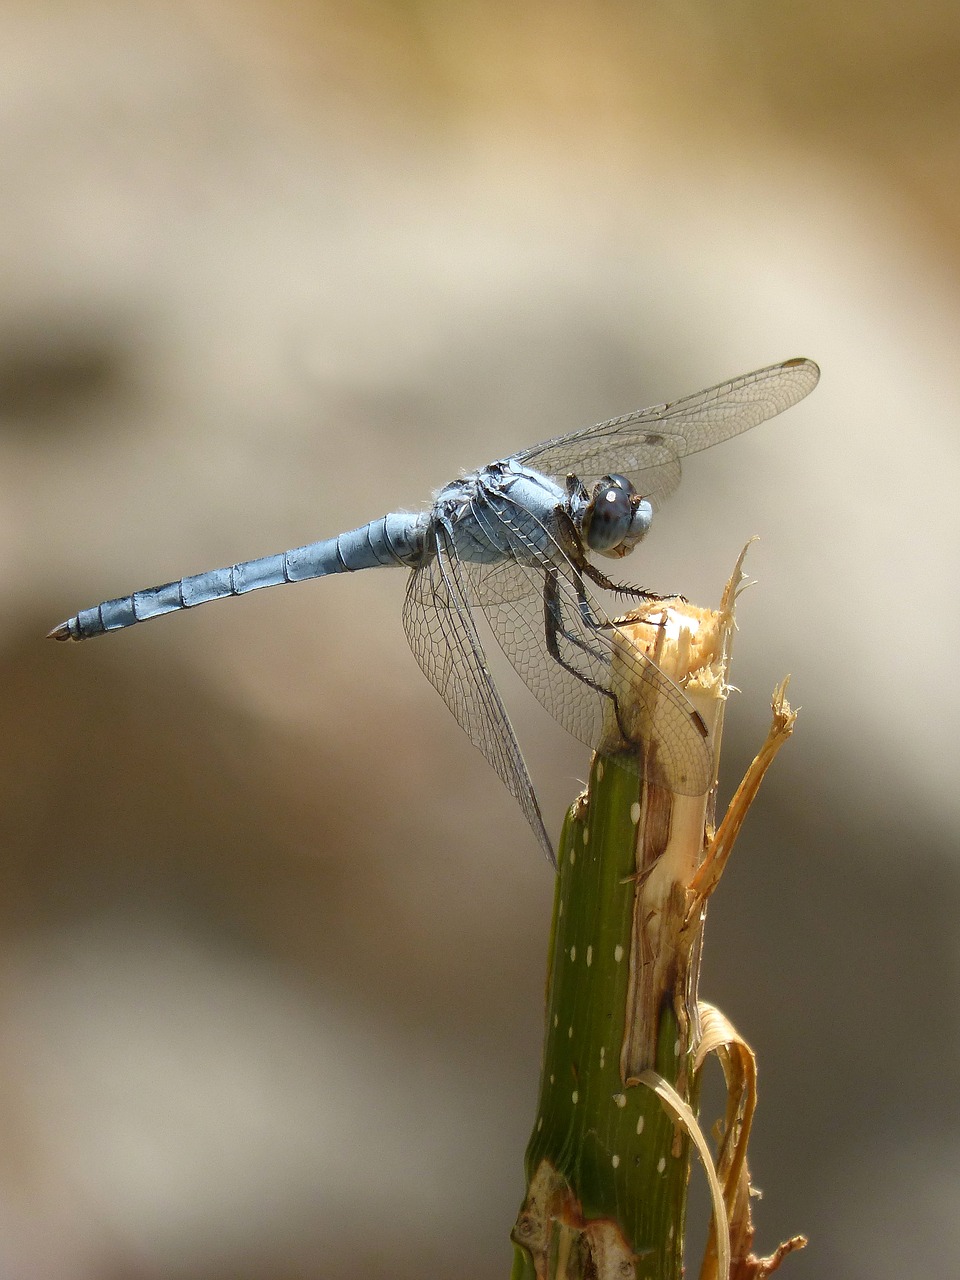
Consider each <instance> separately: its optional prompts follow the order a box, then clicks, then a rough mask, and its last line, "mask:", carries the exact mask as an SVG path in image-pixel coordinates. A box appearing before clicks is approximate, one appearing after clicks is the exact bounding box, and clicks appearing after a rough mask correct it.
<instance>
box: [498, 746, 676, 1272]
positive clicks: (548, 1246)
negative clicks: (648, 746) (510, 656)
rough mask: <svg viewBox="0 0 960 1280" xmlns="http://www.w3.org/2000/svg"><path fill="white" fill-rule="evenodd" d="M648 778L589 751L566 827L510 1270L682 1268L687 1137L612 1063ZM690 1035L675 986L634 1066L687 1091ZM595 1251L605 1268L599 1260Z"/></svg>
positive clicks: (629, 1072)
mask: <svg viewBox="0 0 960 1280" xmlns="http://www.w3.org/2000/svg"><path fill="white" fill-rule="evenodd" d="M645 787H646V784H642V783H640V782H639V779H638V775H637V773H636V771H635V769H631V768H629V767H627V768H620V767H618V766H617V765H616V763H615V762H614V760H612V759H611V758H609V757H603V756H596V757H595V758H594V762H593V767H592V769H591V774H590V783H589V788H588V792H587V797H586V800H585V801H583V800H581V801H579V802H578V803H577V804H575V805H574V806H573V808H572V809H571V810H570V812H569V813H568V815H567V819H566V822H565V824H564V828H563V834H562V837H561V842H560V850H559V874H558V877H557V887H556V896H555V899H554V914H553V926H552V937H551V949H550V961H549V970H548V972H549V984H548V991H547V1025H546V1044H545V1051H544V1062H543V1073H542V1078H541V1083H540V1099H539V1103H538V1107H537V1119H536V1122H535V1125H534V1131H533V1134H532V1136H531V1139H530V1143H529V1146H528V1148H527V1154H526V1174H527V1182H528V1197H527V1202H526V1204H525V1206H524V1209H523V1210H522V1211H521V1214H520V1217H519V1219H518V1222H517V1227H516V1228H515V1231H514V1235H513V1239H514V1241H515V1243H516V1245H517V1248H516V1254H515V1259H514V1267H513V1272H512V1274H513V1277H514V1278H515V1280H519V1278H520V1277H524V1278H525V1280H526V1278H529V1280H534V1277H536V1276H548V1277H550V1278H551V1280H561V1278H563V1280H568V1278H569V1280H573V1277H584V1280H586V1277H587V1276H595V1277H596V1276H599V1277H601V1280H602V1278H603V1277H604V1275H605V1274H608V1275H610V1276H611V1277H612V1276H617V1277H618V1280H619V1278H620V1277H623V1276H630V1275H633V1276H636V1277H637V1280H641V1278H643V1280H679V1277H680V1276H681V1273H682V1258H683V1224H684V1213H685V1206H686V1187H687V1165H688V1154H689V1152H688V1142H687V1140H686V1139H685V1138H684V1137H682V1136H681V1135H680V1133H679V1132H678V1130H677V1129H676V1127H675V1125H674V1124H673V1122H672V1121H671V1120H670V1119H669V1118H668V1116H667V1115H666V1114H665V1112H664V1111H663V1109H662V1108H661V1105H660V1102H659V1100H658V1099H657V1098H656V1096H655V1095H654V1094H653V1093H652V1092H651V1091H650V1090H648V1089H646V1088H644V1087H639V1086H636V1085H631V1084H630V1083H628V1082H629V1081H630V1079H631V1078H632V1076H633V1075H635V1074H636V1070H635V1067H636V1064H631V1063H627V1062H623V1061H621V1058H622V1056H625V1054H626V1050H625V1049H624V1046H625V1044H626V1043H627V1039H628V1037H627V1031H628V1025H627V1024H628V1018H629V1008H630V1001H631V998H632V991H633V988H632V984H631V977H630V972H631V963H632V962H631V956H632V955H633V952H632V947H633V946H634V945H635V943H634V926H635V907H636V903H637V900H638V876H637V863H636V858H637V853H636V850H637V822H638V820H639V815H640V811H641V806H642V803H643V800H644V795H643V792H644V790H645ZM633 963H636V961H635V960H634V961H633ZM686 1039H687V1037H686V1035H682V1034H681V1030H680V1027H679V1025H678V1021H677V1016H676V1013H675V1008H674V993H673V991H672V990H664V991H663V992H662V999H661V1000H660V1003H659V1021H658V1026H657V1035H656V1049H655V1060H654V1061H652V1062H647V1063H644V1064H641V1065H643V1066H652V1067H653V1068H654V1070H656V1071H657V1072H659V1073H660V1074H661V1075H662V1076H664V1077H665V1078H666V1079H667V1080H669V1081H670V1082H671V1083H672V1084H673V1085H674V1086H675V1087H678V1088H679V1089H680V1090H681V1092H684V1093H686V1094H687V1095H689V1086H688V1084H687V1083H685V1082H689V1080H690V1072H689V1071H688V1069H687V1063H686V1061H685V1057H686V1053H687V1048H688V1046H687V1045H686V1043H685V1041H686ZM681 1045H682V1048H681ZM548 1201H549V1205H548V1203H547V1202H548ZM601 1240H602V1243H601V1244H600V1245H599V1246H598V1245H597V1241H601ZM602 1257H609V1258H610V1259H611V1262H610V1266H609V1269H605V1270H603V1271H598V1270H597V1269H596V1268H597V1264H598V1258H602ZM591 1268H592V1269H591ZM618 1268H619V1269H618Z"/></svg>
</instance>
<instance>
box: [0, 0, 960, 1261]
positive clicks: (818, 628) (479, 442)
mask: <svg viewBox="0 0 960 1280" xmlns="http://www.w3.org/2000/svg"><path fill="white" fill-rule="evenodd" d="M958 233H960V11H958V10H957V6H956V5H955V4H952V3H947V0H928V2H926V3H921V4H919V5H913V6H903V5H900V4H897V5H894V4H892V3H887V2H886V0H882V2H881V3H876V2H874V3H869V4H868V3H866V2H865V0H853V2H852V3H848V4H845V5H843V6H839V7H838V6H836V5H834V4H829V3H827V2H826V0H814V2H813V3H805V4H798V3H793V2H791V0H787V2H786V3H781V4H777V5H769V4H762V3H757V2H753V3H749V2H747V0H740V2H739V3H737V2H733V3H727V4H724V5H716V4H714V3H712V2H710V0H683V2H682V3H678V2H677V0H672V2H670V3H667V2H666V0H651V2H649V3H646V4H644V5H636V4H631V3H627V2H626V0H589V2H588V0H559V2H557V0H554V3H545V2H544V0H532V2H531V3H527V4H524V5H513V4H507V3H489V2H488V3H479V2H471V0H461V2H459V3H456V4H443V3H440V2H439V0H432V2H431V0H419V2H414V0H352V2H351V0H347V2H345V3H341V4H334V3H324V0H314V3H312V4H303V3H296V2H295V0H269V3H268V2H267V0H146V2H145V0H138V2H137V3H134V2H133V0H61V2H60V3H55V2H54V0H29V2H28V0H2V3H0V593H2V605H3V607H2V613H0V619H2V622H0V626H2V635H0V709H2V734H0V752H2V753H3V756H4V758H5V759H6V765H5V766H4V767H3V768H2V769H0V823H2V829H3V839H2V848H0V920H2V930H0V1275H2V1276H3V1277H8V1276H9V1277H15V1278H17V1280H20V1278H23V1280H46V1278H47V1277H75V1278H76V1280H135V1278H137V1280H139V1278H141V1277H151V1278H153V1277H157V1278H166V1277H177V1278H183V1280H193V1278H196V1280H201V1278H203V1280H218V1278H220V1277H223V1278H224V1280H226V1278H227V1277H230V1278H235V1280H248V1278H249V1280H294V1278H303V1280H312V1278H314V1277H325V1278H326V1277H329V1278H331V1280H340V1278H341V1277H342V1278H343V1280H347V1278H348V1277H361V1276H362V1277H365V1278H368V1280H379V1278H381V1277H382V1278H383V1280H388V1278H390V1280H394V1278H396V1280H406V1278H407V1277H410V1278H411V1280H413V1278H414V1277H422V1276H427V1275H429V1276H434V1277H447V1276H449V1277H454V1276H456V1277H458V1278H465V1277H470V1278H476V1280H486V1278H487V1277H490V1278H493V1277H502V1276H505V1275H507V1274H508V1270H509V1266H510V1257H511V1254H510V1246H509V1243H508V1232H509V1230H510V1227H511V1226H512V1223H513V1220H514V1217H515V1214H516V1210H517V1207H518V1205H519V1201H520V1197H521V1194H522V1187H523V1184H522V1157H523V1150H524V1147H525V1144H526V1139H527V1136H528V1133H529V1129H530V1126H531V1124H532V1121H533V1118H534V1108H535V1102H536V1092H537V1083H538V1080H537V1077H538V1066H539V1054H540V1035H541V1017H542V999H543V982H544V966H545V951H546V943H547V933H548V924H549V913H550V906H551V899H552V879H551V875H550V872H549V869H548V868H547V866H546V865H545V863H544V862H543V860H542V859H541V858H540V856H539V854H538V852H537V849H536V847H535V844H534V842H533V839H532V837H531V834H530V832H529V830H528V829H527V828H526V826H525V825H524V823H523V820H522V818H521V816H520V813H519V810H518V809H517V808H516V807H515V806H514V805H513V803H512V802H511V800H510V799H509V797H508V795H507V793H506V791H505V790H504V789H503V788H502V787H501V786H500V784H499V782H498V780H497V778H496V777H495V775H494V774H493V772H492V771H491V770H490V769H489V768H487V766H486V765H485V764H484V762H483V760H482V759H481V757H480V756H479V755H478V754H477V753H476V752H475V751H474V750H473V749H472V748H471V746H470V745H469V743H468V742H467V740H466V738H465V737H464V736H463V734H462V733H461V732H460V730H459V729H458V728H457V726H456V724H455V723H454V721H453V719H452V718H451V717H450V716H449V714H448V713H447V711H446V709H445V708H444V706H443V705H442V703H441V701H440V699H439V698H438V697H437V696H436V694H435V693H434V691H433V690H432V689H431V688H430V687H429V685H428V684H427V682H426V681H425V680H424V679H423V677H422V675H421V673H420V671H419V669H418V668H417V666H416V663H415V662H414V659H413V658H412V656H411V654H410V652H409V650H408V649H407V646H406V644H405V641H404V637H403V633H402V629H401V624H400V610H401V604H402V597H403V591H404V575H403V574H402V573H399V572H398V573H387V572H384V573H381V574H364V575H358V576H356V577H352V578H343V579H331V580H328V581H325V582H317V583H312V584H309V585H303V586H299V587H297V588H296V589H293V588H291V589H290V590H288V591H277V592H260V593H257V594H255V595H253V596H249V597H247V598H246V599H245V600H242V601H229V602H226V603H224V604H220V605H218V606H216V607H213V606H211V607H210V608H209V609H202V610H197V611H195V612H192V613H190V614H183V615H180V616H179V617H175V618H168V619H165V620H163V621H160V622H156V623H153V624H151V625H149V626H144V627H138V628H135V629H134V630H132V631H127V632H124V633H122V634H121V635H118V636H113V637H108V638H105V639H102V640H99V641H96V642H94V643H91V644H89V645H84V646H82V647H65V646H59V645H56V646H55V645H51V644H49V643H45V642H43V641H42V637H43V635H44V633H45V632H46V631H47V630H48V629H49V628H50V627H51V626H52V625H53V624H54V623H56V622H59V621H60V620H61V619H62V618H64V617H66V616H67V615H69V614H72V613H74V612H76V610H77V609H78V608H81V607H85V606H88V605H92V604H95V603H97V602H98V601H99V600H101V599H103V598H105V597H109V596H115V595H119V594H122V593H126V592H128V591H131V590H133V589H135V588H138V587H145V586H149V585H152V584H153V583H156V582H162V581H166V580H168V579H170V578H174V577H178V576H180V575H181V574H183V573H190V572H197V571H199V570H202V569H207V568H212V567H215V566H217V565H221V564H229V563H232V562H233V561H234V560H238V559H244V558H247V557H251V556H256V555H261V554H266V553H269V552H274V551H279V550H281V549H283V548H285V547H289V546H296V545H299V544H302V543H305V542H308V541H311V540H313V539H315V538H319V537H322V536H327V535H331V534H333V533H336V532H337V531H338V530H340V529H341V528H344V527H353V526H354V525H356V524H358V523H361V522H362V521H365V520H367V519H370V518H372V517H374V516H379V515H380V514H382V513H383V512H384V511H387V510H391V509H395V508H397V507H407V508H414V509H415V508H416V507H418V506H419V505H420V504H422V503H424V502H426V501H427V500H429V497H430V495H431V492H432V491H433V489H434V488H436V487H439V486H440V485H442V484H443V483H445V482H446V481H447V480H449V479H451V478H453V477H454V476H456V475H457V474H458V472H459V471H460V470H461V469H462V468H468V467H472V466H476V465H479V464H482V463H485V462H487V461H489V460H490V459H492V458H496V457H499V456H501V455H502V454H504V453H506V452H509V451H512V450H515V449H518V448H520V447H522V446H524V445H528V444H532V443H534V442H535V441H537V440H539V439H541V438H543V437H545V436H547V435H551V434H554V433H557V432H559V431H563V430H568V429H573V428H575V427H577V426H580V425H583V424H585V423H589V422H593V421H596V420H598V419H600V418H603V417H607V416H612V415H613V414H618V413H622V412H625V411H627V410H629V409H632V408H635V407H637V406H639V405H644V404H650V403H654V402H657V401H660V400H664V399H670V398H675V397H677V396H680V395H684V394H688V393H691V392H693V391H696V390H699V389H701V388H702V387H705V386H708V385H710V384H711V383H714V382H716V381H719V380H720V379H722V378H724V377H728V376H732V375H735V374H739V373H743V372H746V371H747V370H750V369H753V368H756V367H758V366H760V365H764V364H768V363H770V362H772V361H775V360H781V359H785V358H788V357H791V356H796V355H807V356H811V357H813V358H815V359H817V360H818V361H819V362H820V364H821V366H822V368H823V378H822V381H821V383H820V386H819V388H818V389H817V391H816V392H815V393H814V395H813V396H812V397H811V398H810V399H809V400H807V401H805V402H804V403H803V404H802V405H801V406H800V407H799V408H796V409H793V410H791V411H790V413H789V414H788V415H786V416H785V417H783V418H781V419H778V420H776V421H774V422H772V423H770V424H767V425H766V426H764V427H762V428H760V429H759V430H757V431H755V432H753V433H751V434H750V435H749V436H747V437H744V438H742V439H740V440H737V441H735V442H732V443H730V444H728V445H725V446H723V447H722V448H720V449H717V450H714V451H712V452H711V453H708V454H704V455H701V456H699V457H697V458H694V459H693V460H691V462H690V463H689V465H688V466H687V468H686V472H685V479H684V483H683V486H682V487H681V490H680V493H679V494H678V495H677V497H676V498H675V499H674V500H673V502H672V503H671V504H670V505H669V506H668V507H667V508H666V509H665V510H664V511H663V512H662V513H661V515H660V517H659V519H658V521H657V523H656V524H655V526H654V530H653V532H652V534H651V536H650V538H649V539H648V541H647V542H646V543H645V544H644V546H643V547H642V548H641V549H640V550H639V551H638V552H637V553H636V554H635V556H634V557H633V559H632V561H630V562H628V565H627V568H628V577H631V578H632V579H633V580H635V581H639V582H641V583H642V584H643V585H645V586H647V587H649V588H652V589H655V590H660V591H671V590H673V591H682V592H683V593H684V594H686V595H687V596H688V597H689V598H691V599H692V600H694V601H695V602H697V603H700V604H709V603H712V602H714V601H716V600H717V599H718V598H719V593H720V591H721V589H722V586H723V583H724V582H725V580H726V577H727V575H728V573H729V571H730V569H731V568H732V565H733V563H734V560H735V558H736V555H737V553H738V552H739V550H740V548H741V546H742V544H743V543H744V542H745V541H746V539H747V538H749V537H750V536H751V535H753V534H760V535H761V541H760V542H759V543H758V544H757V545H756V546H755V547H753V548H752V550H751V552H750V555H749V560H748V568H749V570H750V571H751V574H752V575H753V576H754V577H756V578H757V579H758V580H759V585H758V586H756V587H755V588H754V589H753V590H752V591H750V592H749V593H748V594H747V595H745V596H744V597H743V599H742V601H741V607H740V612H739V620H740V627H741V631H740V635H739V637H738V642H737V652H736V655H735V664H734V679H735V681H736V683H737V685H738V686H739V688H740V689H741V690H742V693H739V694H737V695H735V696H734V697H733V699H732V701H731V704H730V706H729V708H728V713H727V731H726V739H725V755H726V761H725V770H726V772H725V775H724V778H723V796H722V797H721V799H722V800H725V798H726V797H727V796H728V795H729V794H730V792H731V790H732V788H733V786H734V785H735V783H736V781H737V780H738V778H739V776H740V773H741V772H742V770H743V768H744V767H745V765H746V764H747V762H748V761H749V759H750V758H751V756H752V754H753V752H754V750H755V749H756V747H757V746H758V745H759V743H760V741H761V739H762V736H763V733H764V731H765V728H766V724H767V721H768V715H769V711H768V702H769V695H770V692H771V690H772V688H773V686H774V684H775V683H776V681H777V680H779V679H780V677H781V676H782V675H784V674H785V673H786V672H788V671H789V672H792V674H793V682H792V686H791V693H790V696H791V699H792V701H793V702H794V703H795V704H796V703H799V704H802V707H803V711H802V714H801V718H800V722H799V725H798V729H797V732H796V735H795V738H794V740H793V741H792V743H791V744H790V745H789V747H788V748H787V749H786V751H785V752H784V753H783V754H782V756H781V757H780V759H779V760H778V761H777V764H776V766H775V769H774V771H773V775H772V776H771V777H770V778H769V779H768V781H767V783H766V784H765V786H764V790H763V792H762V794H761V797H760V801H759V803H758V804H757V806H756V808H755V810H754V812H753V814H752V816H751V820H750V822H749V824H748V828H747V831H746V833H745V835H744V837H743V839H742V841H741V843H740V846H739V848H738V850H737V853H736V856H735V857H734V859H733V863H732V865H731V867H730V870H729V872H728V874H727V876H726V878H725V880H724V883H723V885H722V886H721V890H720V892H719V893H718V895H717V898H716V900H715V903H714V906H713V908H712V910H711V917H710V921H709V926H708V931H707V946H706V954H705V961H704V972H703V978H702V994H703V996H704V997H705V998H707V999H710V1000H712V1001H713V1002H714V1003H716V1004H718V1005H719V1006H720V1007H721V1008H722V1009H723V1010H724V1011H725V1012H726V1014H727V1015H728V1017H730V1019H731V1020H732V1021H733V1022H734V1024H735V1025H736V1026H737V1027H738V1028H739V1030H740V1031H741V1032H742V1033H743V1034H744V1035H745V1036H746V1038H747V1039H748V1040H749V1041H750V1042H751V1043H752V1045H753V1046H754V1048H755V1050H756V1052H757V1054H758V1056H759V1063H760V1107H759V1111H758V1114H757V1120H756V1126H755V1136H754V1142H753V1157H752V1163H753V1169H754V1175H755V1180H756V1182H757V1183H758V1184H759V1185H760V1186H761V1187H762V1188H763V1189H764V1191H765V1198H764V1199H763V1201H762V1202H761V1203H759V1204H758V1205H757V1206H756V1218H757V1224H758V1233H759V1234H758V1240H757V1244H758V1247H759V1248H760V1249H761V1250H762V1251H769V1250H771V1249H772V1248H774V1247H775V1245H776V1244H777V1243H778V1242H779V1240H780V1239H781V1238H784V1237H786V1236H788V1235H791V1234H793V1233H794V1232H797V1231H804V1232H806V1233H807V1234H808V1235H809V1236H810V1240H811V1243H810V1247H809V1249H808V1250H807V1251H806V1252H805V1253H804V1254H802V1255H799V1256H797V1257H793V1258H791V1259H790V1260H789V1262H788V1263H787V1264H786V1265H787V1267H788V1269H789V1274H790V1275H791V1276H796V1277H797V1280H801V1278H802V1277H804V1276H809V1277H813V1276H831V1277H841V1276H842V1277H850V1278H859V1277H863V1278H864V1280H867V1277H869V1278H870V1280H887V1278H888V1277H889V1278H891V1280H892V1278H893V1277H902V1276H904V1275H908V1276H909V1275H949V1274H953V1273H954V1272H955V1270H956V1267H957V1265H958V1258H960V1239H958V1235H960V1227H958V1218H957V1214H956V1204H957V1196H958V1192H960V1114H958V1107H957V1068H958V1058H960V1035H958V1031H960V1020H958V1008H960V1005H958V994H960V993H958V978H960V969H958V944H957V917H958V912H960V878H958V861H957V841H956V836H955V834H954V835H951V834H950V833H951V832H954V833H955V832H956V830H957V825H958V820H960V792H958V787H957V781H956V778H957V748H956V722H957V717H958V714H960V708H958V702H960V699H958V694H957V679H956V671H955V667H956V658H955V654H954V645H955V643H956V639H957V635H958V623H960V618H958V607H957V591H956V581H957V548H958V537H957V533H958V529H957V524H958V521H957V515H956V507H957V503H956V487H957V481H958V478H960V467H958V461H960V446H958V431H957V420H958V416H960V387H958V379H957V376H956V371H957V354H956V353H957V351H958V348H960V249H958V245H960V238H958ZM516 723H517V727H518V731H519V733H520V735H521V739H522V741H523V742H524V744H525V747H527V748H528V749H529V757H530V760H531V764H532V767H533V770H534V773H535V776H536V779H537V781H538V784H539V787H540V792H541V799H542V803H543V807H544V812H545V814H546V816H547V821H548V826H549V828H550V830H551V832H552V833H554V834H556V832H557V831H558V829H559V825H560V821H561V818H562V814H563V812H564V810H565V808H566V806H567V805H568V804H569V803H570V801H571V800H572V799H573V797H574V795H575V794H576V792H577V790H578V787H579V785H580V784H579V779H581V778H583V777H584V775H585V772H586V768H587V757H586V752H585V751H584V750H582V749H581V748H579V747H578V746H577V744H575V743H573V742H572V741H570V740H568V739H566V738H565V736H564V735H563V733H562V731H561V730H560V729H559V728H557V727H556V726H554V725H553V724H552V722H550V721H549V720H547V719H546V718H545V717H544V716H542V715H541V714H540V713H539V710H538V708H536V707H535V706H534V707H532V708H531V707H529V706H528V705H527V704H526V703H525V702H523V701H520V700H518V701H517V703H516ZM697 1177H699V1175H695V1180H696V1178H697ZM785 1274H786V1273H785Z"/></svg>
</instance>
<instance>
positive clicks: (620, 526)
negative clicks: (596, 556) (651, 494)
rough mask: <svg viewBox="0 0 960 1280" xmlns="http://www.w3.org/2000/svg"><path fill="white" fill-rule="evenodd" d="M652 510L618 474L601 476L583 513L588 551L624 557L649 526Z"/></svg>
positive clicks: (624, 477)
mask: <svg viewBox="0 0 960 1280" xmlns="http://www.w3.org/2000/svg"><path fill="white" fill-rule="evenodd" d="M652 515H653V509H652V508H651V506H650V503H649V502H647V501H646V500H645V499H644V498H641V497H639V496H638V494H637V491H636V489H634V487H633V485H632V484H631V483H630V481H629V480H628V479H627V478H626V476H621V475H610V476H604V477H603V479H602V480H601V481H600V482H599V483H598V484H597V485H595V486H594V490H593V496H592V497H591V499H590V501H589V502H588V503H587V506H586V510H585V511H584V514H583V534H584V537H585V539H586V543H587V546H588V547H589V548H590V550H591V551H599V552H600V554H601V555H605V556H615V557H620V556H625V555H627V554H628V552H630V551H632V550H633V548H634V547H635V546H636V545H637V543H638V542H639V541H640V539H641V538H642V537H643V535H644V534H645V533H646V532H647V530H648V529H649V527H650V520H651V517H652Z"/></svg>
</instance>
